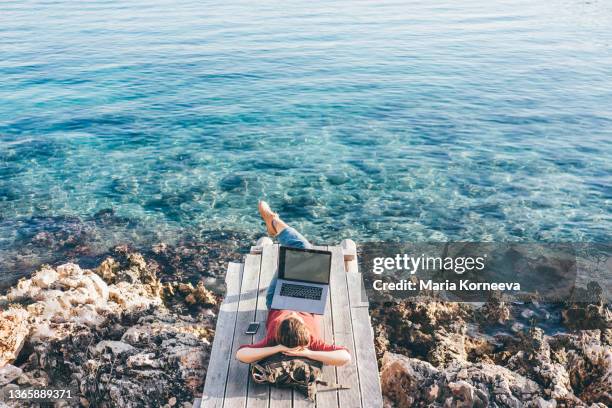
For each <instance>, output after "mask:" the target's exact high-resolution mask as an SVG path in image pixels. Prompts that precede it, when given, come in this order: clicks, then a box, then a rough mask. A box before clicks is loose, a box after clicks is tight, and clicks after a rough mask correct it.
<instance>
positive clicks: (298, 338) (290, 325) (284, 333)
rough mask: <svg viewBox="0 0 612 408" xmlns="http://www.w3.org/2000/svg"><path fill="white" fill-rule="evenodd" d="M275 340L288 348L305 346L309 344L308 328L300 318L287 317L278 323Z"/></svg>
mask: <svg viewBox="0 0 612 408" xmlns="http://www.w3.org/2000/svg"><path fill="white" fill-rule="evenodd" d="M276 341H277V342H278V343H279V344H282V345H283V346H287V347H289V348H294V347H306V346H308V344H310V330H308V327H306V325H305V324H304V323H303V322H302V321H301V320H299V319H297V318H295V317H288V318H286V319H284V320H283V321H281V322H280V324H279V325H278V329H277V331H276Z"/></svg>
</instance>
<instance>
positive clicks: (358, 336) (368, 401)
mask: <svg viewBox="0 0 612 408" xmlns="http://www.w3.org/2000/svg"><path fill="white" fill-rule="evenodd" d="M351 317H352V321H353V333H354V337H355V358H356V360H357V368H358V370H359V384H360V387H361V401H362V404H363V406H364V407H382V406H383V399H382V391H381V388H380V377H379V374H378V364H377V363H376V352H375V350H374V332H373V330H372V324H371V322H370V314H369V313H368V308H367V307H355V308H351Z"/></svg>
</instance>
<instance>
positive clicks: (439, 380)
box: [0, 244, 612, 408]
mask: <svg viewBox="0 0 612 408" xmlns="http://www.w3.org/2000/svg"><path fill="white" fill-rule="evenodd" d="M239 257H240V255H239V253H238V251H236V248H233V249H228V248H224V249H223V248H218V247H217V248H216V247H214V246H207V245H194V244H191V245H185V246H180V247H172V246H168V245H164V244H158V245H155V246H153V247H152V248H151V250H150V251H147V252H145V253H144V255H143V253H139V252H136V251H134V250H133V249H130V248H128V247H126V246H120V247H117V248H115V249H114V250H113V251H111V253H110V254H109V256H107V257H106V258H105V259H104V260H103V261H102V262H101V263H99V264H98V265H97V266H96V267H93V268H90V269H86V268H81V267H79V265H77V264H74V263H66V264H63V265H60V266H57V267H50V266H42V267H40V268H39V269H38V270H37V271H36V272H35V273H33V274H32V276H31V277H29V278H24V279H22V280H20V281H19V282H18V283H17V284H15V285H13V286H12V287H10V288H9V289H8V290H6V291H5V292H4V293H3V295H2V296H0V389H2V392H4V390H7V389H10V388H17V387H21V388H23V387H28V386H32V387H40V386H52V387H56V388H59V387H71V388H73V389H78V390H79V394H80V396H79V401H78V403H77V404H78V405H81V406H85V407H88V406H91V407H145V406H165V407H175V406H176V407H189V406H191V403H192V401H193V399H194V397H195V396H198V395H199V394H200V393H201V390H202V386H203V382H204V379H205V377H206V367H207V364H208V358H209V352H210V347H211V342H212V338H213V336H214V327H215V319H216V314H217V311H218V310H217V307H218V303H219V301H220V296H221V295H220V293H221V290H222V288H219V287H217V284H216V282H217V279H216V278H218V277H220V276H221V275H222V273H223V272H224V270H225V266H226V264H227V262H228V261H229V260H230V259H239ZM203 271H204V272H203ZM589 290H590V292H592V293H594V294H595V295H596V294H597V288H596V287H591V288H589ZM555 307H556V309H555V310H557V311H554V310H553V311H552V312H551V308H548V307H546V305H540V304H538V303H537V302H536V301H533V302H527V303H525V304H511V303H506V302H504V301H503V299H501V298H498V297H492V298H491V299H490V301H489V302H488V303H486V304H485V305H483V306H482V307H478V308H477V307H473V306H469V305H467V304H460V303H450V302H442V301H436V300H435V299H434V300H432V299H423V300H419V299H416V300H411V301H403V302H399V303H398V302H389V303H381V304H375V305H373V307H372V309H371V316H372V323H373V326H374V329H375V334H376V350H377V353H378V357H379V363H380V373H381V379H382V387H383V394H384V398H385V404H386V407H387V408H392V407H396V408H404V407H414V406H424V407H425V406H427V407H487V406H499V407H523V406H527V407H530V406H531V407H542V408H544V407H606V406H612V327H611V324H612V313H611V311H610V308H609V305H607V304H605V303H604V302H603V300H602V299H601V298H597V296H594V298H593V301H592V302H588V303H584V302H583V303H578V302H568V303H566V304H560V305H556V306H555ZM550 313H558V316H559V319H560V324H561V325H562V327H563V328H564V330H561V331H559V332H557V333H556V334H546V333H545V332H544V331H543V330H542V329H541V328H540V327H539V324H538V323H539V322H542V321H545V320H546V319H550ZM529 322H530V323H529ZM1 404H2V403H0V405H1ZM11 404H12V405H10V404H9V406H31V405H30V404H22V405H20V404H19V403H11Z"/></svg>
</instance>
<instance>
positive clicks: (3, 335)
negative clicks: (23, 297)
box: [0, 307, 30, 367]
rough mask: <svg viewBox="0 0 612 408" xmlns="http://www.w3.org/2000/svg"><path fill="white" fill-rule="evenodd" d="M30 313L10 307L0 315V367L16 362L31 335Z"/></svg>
mask: <svg viewBox="0 0 612 408" xmlns="http://www.w3.org/2000/svg"><path fill="white" fill-rule="evenodd" d="M28 317H29V313H28V312H27V311H26V310H24V309H22V308H18V307H10V308H9V309H8V310H5V311H3V312H1V313H0V367H4V366H5V365H6V364H9V363H12V362H13V361H15V359H16V358H17V356H18V355H19V352H20V351H21V349H22V347H23V345H24V343H25V341H26V338H27V337H28V335H29V333H30V324H29V323H28V320H27V319H28Z"/></svg>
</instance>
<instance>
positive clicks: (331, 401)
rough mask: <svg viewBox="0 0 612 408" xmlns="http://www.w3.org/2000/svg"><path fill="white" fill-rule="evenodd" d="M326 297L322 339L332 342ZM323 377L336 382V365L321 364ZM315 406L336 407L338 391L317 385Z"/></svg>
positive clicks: (328, 301)
mask: <svg viewBox="0 0 612 408" xmlns="http://www.w3.org/2000/svg"><path fill="white" fill-rule="evenodd" d="M314 248H315V249H322V250H327V246H323V245H319V246H315V247H314ZM329 298H330V297H329V296H328V297H327V303H326V306H325V315H324V316H323V340H325V342H326V343H333V342H334V328H333V321H332V306H331V302H330V300H329ZM323 377H324V378H325V379H326V380H327V381H329V382H337V381H338V378H337V377H336V367H333V366H329V365H324V366H323ZM316 406H317V408H337V407H338V391H337V390H330V391H324V387H319V392H318V393H317V403H316Z"/></svg>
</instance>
